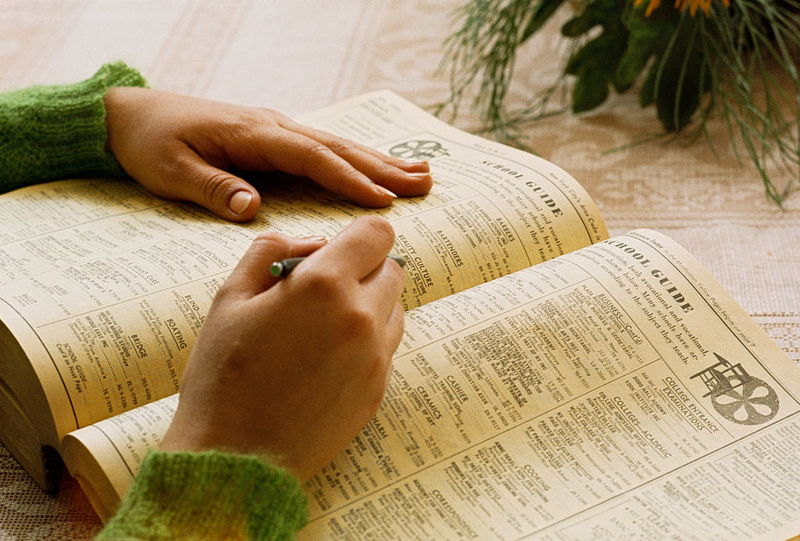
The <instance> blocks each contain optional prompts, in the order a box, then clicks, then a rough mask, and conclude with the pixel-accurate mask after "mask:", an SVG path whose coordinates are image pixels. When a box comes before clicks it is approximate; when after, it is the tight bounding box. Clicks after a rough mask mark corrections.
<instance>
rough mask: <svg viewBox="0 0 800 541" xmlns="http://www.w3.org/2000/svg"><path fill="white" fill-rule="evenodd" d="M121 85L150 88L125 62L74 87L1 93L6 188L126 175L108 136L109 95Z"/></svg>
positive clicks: (0, 167) (0, 175) (0, 160)
mask: <svg viewBox="0 0 800 541" xmlns="http://www.w3.org/2000/svg"><path fill="white" fill-rule="evenodd" d="M115 86H139V87H144V86H147V82H146V81H145V79H144V77H142V75H141V74H140V73H139V72H138V71H136V70H135V69H133V68H129V67H128V66H126V65H125V64H124V63H122V62H116V63H114V64H106V65H105V66H103V67H102V68H100V70H98V72H97V73H95V74H94V75H93V76H92V77H91V78H90V79H87V80H85V81H81V82H80V83H75V84H71V85H59V86H34V87H30V88H26V89H22V90H16V91H11V92H6V93H2V94H0V191H8V190H13V189H15V188H19V187H22V186H27V185H30V184H35V183H38V182H46V181H49V180H56V179H60V178H69V177H86V176H123V175H124V172H123V170H122V168H121V167H120V166H119V164H118V163H117V160H116V159H115V158H114V156H113V155H112V154H111V153H110V152H108V151H107V150H106V148H105V147H106V141H107V139H108V135H107V131H106V125H105V118H106V112H105V106H104V103H103V97H104V96H105V94H106V92H107V91H108V89H109V88H112V87H115Z"/></svg>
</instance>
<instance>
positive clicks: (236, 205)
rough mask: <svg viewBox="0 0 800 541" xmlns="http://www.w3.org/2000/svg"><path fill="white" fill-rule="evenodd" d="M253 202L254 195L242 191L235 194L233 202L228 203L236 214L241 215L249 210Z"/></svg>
mask: <svg viewBox="0 0 800 541" xmlns="http://www.w3.org/2000/svg"><path fill="white" fill-rule="evenodd" d="M252 200H253V194H251V193H250V192H248V191H247V190H241V191H238V192H236V193H235V194H233V196H232V197H231V200H230V201H229V202H228V208H229V209H231V211H233V213H234V214H241V213H243V212H244V211H246V210H247V207H249V206H250V202H251V201H252Z"/></svg>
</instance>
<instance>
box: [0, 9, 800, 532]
mask: <svg viewBox="0 0 800 541" xmlns="http://www.w3.org/2000/svg"><path fill="white" fill-rule="evenodd" d="M459 3H460V2H457V1H453V0H448V1H444V0H439V1H436V0H428V1H425V0H408V1H406V2H402V3H398V2H389V1H388V0H349V1H348V2H335V3H334V2H322V1H321V0H316V1H315V0H302V1H300V0H295V1H293V2H259V1H258V0H225V1H213V2H212V1H196V0H176V1H173V2H162V1H159V0H116V1H114V2H109V1H108V0H74V1H60V2H51V1H47V0H35V1H34V0H0V90H4V89H11V88H19V87H22V86H26V85H29V84H35V83H61V82H72V81H77V80H80V79H83V78H86V77H88V76H90V75H91V74H92V73H93V72H94V71H95V70H96V69H97V68H98V67H99V66H100V65H101V64H103V63H105V62H108V61H113V60H120V59H121V60H125V61H126V62H127V63H128V64H130V65H132V66H135V67H137V68H139V69H140V70H141V71H142V72H143V73H144V74H145V76H146V77H147V78H148V80H149V82H150V84H151V86H152V87H154V88H158V89H162V90H170V91H175V92H180V93H185V94H191V95H195V96H201V97H206V98H213V99H219V100H225V101H232V102H237V103H243V104H249V105H256V106H265V107H270V108H273V109H278V110H280V111H282V112H285V113H287V114H289V115H294V114H299V113H302V112H305V111H311V110H315V109H318V108H320V107H323V106H325V105H328V104H330V103H333V102H336V101H339V100H341V99H344V98H346V97H348V96H352V95H355V94H360V93H363V92H367V91H370V90H377V89H381V88H389V89H392V90H394V91H395V92H398V93H399V94H401V95H403V96H405V97H407V98H409V99H410V100H412V101H414V102H416V103H417V104H419V105H421V106H430V105H432V104H435V103H437V102H438V101H440V100H442V99H444V98H445V97H446V96H447V94H448V82H447V79H446V77H444V76H442V75H437V74H436V68H437V66H438V65H439V62H440V60H441V57H442V40H443V38H444V37H445V36H446V34H447V31H446V29H447V28H449V27H450V25H451V24H452V18H451V17H450V14H451V12H452V9H453V8H454V7H455V6H457V5H458V4H459ZM559 44H560V42H559V39H558V33H557V27H556V26H553V28H548V29H547V30H546V31H545V32H544V33H543V35H542V36H540V37H537V39H535V40H534V41H533V42H532V43H530V44H528V45H526V47H525V49H524V52H523V53H522V54H520V58H519V60H518V62H517V71H516V74H515V84H514V85H513V87H512V90H511V95H510V98H509V99H510V103H511V104H512V105H513V104H523V103H525V100H526V99H527V97H528V96H529V95H530V94H531V92H532V89H536V88H540V86H539V85H541V84H542V81H543V80H547V78H548V77H553V76H554V75H555V74H556V73H557V71H558V67H559V61H558V58H559V55H558V53H557V51H558V50H559ZM464 111H466V108H464ZM654 116H655V113H654V111H653V110H652V108H651V109H648V110H644V111H642V110H640V109H639V107H638V102H637V97H636V95H635V94H634V93H631V94H626V95H622V96H617V95H612V97H611V98H610V99H609V100H608V102H607V103H606V104H604V105H603V106H602V107H600V108H599V109H597V110H596V111H593V112H590V113H587V114H583V115H581V116H578V117H573V116H568V115H561V116H557V117H554V118H551V119H548V120H544V121H539V122H537V123H535V124H533V125H531V126H529V127H526V128H525V132H524V133H525V136H526V137H527V141H528V143H529V144H530V146H531V147H532V148H534V149H535V150H536V151H537V152H538V153H539V154H540V155H542V156H544V157H545V158H547V159H549V160H551V161H553V162H555V163H556V164H558V165H560V166H561V167H563V168H564V169H566V170H567V171H569V172H570V173H572V174H573V175H574V176H575V177H576V178H577V179H578V180H579V181H580V182H581V183H582V184H583V185H584V186H585V187H586V189H587V190H588V191H589V193H590V194H592V196H593V197H594V199H595V201H596V202H597V204H598V206H599V208H600V210H601V212H602V214H603V216H604V217H605V219H606V223H607V225H608V228H609V230H610V232H611V234H612V235H614V234H620V233H625V232H628V231H630V230H631V229H636V228H641V227H646V228H652V229H657V230H660V231H662V232H664V233H666V234H668V235H669V236H671V237H673V238H674V239H675V240H677V241H678V242H680V243H681V244H683V245H684V246H685V247H686V248H687V249H688V250H689V251H690V252H692V253H693V254H694V255H695V256H696V257H697V258H698V259H699V260H700V261H701V262H702V263H703V264H704V265H705V266H706V267H707V268H708V269H709V270H710V271H711V273H712V274H713V275H715V276H716V277H717V279H718V280H719V281H720V282H721V283H722V285H723V286H724V287H725V288H726V289H728V291H730V292H731V294H732V295H733V296H734V297H735V298H736V299H737V300H738V301H739V303H740V304H741V305H742V306H743V307H744V308H745V310H746V311H747V312H748V313H750V314H751V315H752V316H753V317H754V318H755V319H756V321H758V323H759V324H761V325H762V327H764V329H765V330H766V331H767V333H768V334H769V335H770V336H771V337H772V338H773V339H774V340H775V341H776V342H777V343H778V344H779V345H780V346H781V347H782V348H783V349H784V350H785V351H786V352H787V353H788V354H789V356H790V357H791V358H792V359H793V360H795V361H796V362H798V361H800V242H798V241H799V240H800V233H798V232H799V231H800V193H795V194H794V195H792V196H790V197H789V199H788V200H787V201H786V203H785V204H784V207H783V209H779V208H778V207H777V206H776V205H775V204H774V203H772V202H770V201H769V200H767V198H766V197H765V196H764V190H763V187H762V184H761V182H760V180H759V178H758V174H757V172H756V171H755V170H754V168H752V167H751V166H750V165H749V164H745V165H744V166H740V165H738V164H737V162H736V158H735V155H734V154H733V152H732V151H731V148H730V145H729V144H728V140H727V133H726V132H725V130H724V129H723V127H722V126H717V125H712V128H711V138H712V140H713V141H714V142H715V147H716V148H715V151H712V150H711V149H710V148H709V145H707V144H706V143H705V142H704V141H702V140H700V141H698V142H697V143H695V144H692V145H689V146H686V145H680V144H664V143H659V142H656V143H647V144H637V145H632V146H629V145H631V143H635V142H637V141H639V140H641V139H642V138H643V137H644V136H647V135H648V134H652V133H657V132H659V126H658V124H657V122H656V120H655V119H654ZM454 123H455V124H456V125H458V126H459V127H462V128H471V127H473V128H474V126H475V125H476V124H475V119H474V118H473V117H471V116H470V115H469V114H466V115H465V116H462V117H459V118H458V119H456V120H455V121H454ZM622 147H626V148H625V149H621V148H622ZM607 151H611V152H607ZM776 179H777V180H778V181H779V182H786V181H787V179H788V175H784V176H780V175H778V176H777V177H776ZM99 527H100V522H99V520H98V519H97V517H96V516H95V515H94V513H93V512H92V510H91V507H90V506H89V504H88V502H87V500H86V499H85V497H84V496H83V495H82V493H81V492H80V489H79V488H78V487H77V485H76V484H75V482H74V481H73V480H71V479H69V478H67V479H65V481H64V486H63V488H62V491H61V492H60V494H59V495H58V496H55V497H51V496H46V495H44V494H42V493H41V491H39V489H38V488H37V487H36V485H34V484H33V483H32V482H31V480H30V479H29V478H28V477H27V475H26V474H25V473H24V471H22V470H21V468H20V467H19V465H18V464H17V463H16V461H15V460H14V459H13V458H12V457H11V455H10V454H9V453H8V451H7V450H6V449H5V448H3V447H2V446H0V538H19V539H23V538H45V537H47V538H86V537H91V536H92V534H93V533H95V532H96V531H97V530H98V528H99Z"/></svg>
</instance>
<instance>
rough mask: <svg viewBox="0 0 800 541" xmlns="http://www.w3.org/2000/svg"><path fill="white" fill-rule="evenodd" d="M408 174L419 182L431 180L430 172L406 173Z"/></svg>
mask: <svg viewBox="0 0 800 541" xmlns="http://www.w3.org/2000/svg"><path fill="white" fill-rule="evenodd" d="M406 176H407V177H408V178H410V179H411V180H416V181H417V182H427V181H429V180H431V175H430V173H406Z"/></svg>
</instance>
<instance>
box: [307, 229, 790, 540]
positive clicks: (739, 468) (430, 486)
mask: <svg viewBox="0 0 800 541" xmlns="http://www.w3.org/2000/svg"><path fill="white" fill-rule="evenodd" d="M798 372H799V371H798V368H797V367H796V366H794V364H793V363H792V362H791V360H790V359H789V358H788V357H787V356H786V355H785V354H784V353H783V352H781V351H780V349H779V348H778V347H777V346H776V345H775V344H774V343H773V342H771V341H770V340H769V338H768V337H767V336H766V334H765V333H764V332H763V331H762V330H761V329H760V328H759V327H758V326H757V325H756V324H755V323H754V322H753V321H752V320H751V319H750V318H749V317H748V316H747V314H745V313H744V311H743V310H742V309H741V308H740V307H738V306H737V305H736V304H735V302H733V301H732V300H731V299H730V297H729V296H728V295H727V294H726V293H725V292H724V291H723V290H722V288H721V287H720V286H719V285H718V284H717V283H716V282H715V280H714V279H713V278H712V277H711V276H709V275H708V273H707V272H706V271H704V270H703V269H702V268H701V267H700V265H699V264H698V263H697V262H696V261H694V259H693V258H692V257H691V256H689V255H688V254H687V253H685V252H684V251H683V250H682V249H681V248H680V247H678V246H677V245H675V244H674V243H673V242H672V241H670V240H669V239H667V238H665V237H662V236H660V235H658V234H655V233H652V232H649V231H639V232H635V233H632V234H630V235H627V236H623V237H618V238H614V239H612V240H610V241H606V242H601V243H599V244H596V245H594V246H592V247H589V248H585V249H582V250H580V251H578V252H575V253H573V254H568V255H566V256H564V257H562V258H559V259H556V260H554V261H550V262H547V263H545V264H543V265H539V266H536V267H532V268H529V269H526V270H523V271H520V272H518V273H515V274H514V275H511V276H508V277H506V278H502V279H499V280H496V281H494V282H491V283H489V284H484V285H480V286H478V287H476V288H474V289H472V290H469V291H466V292H464V293H460V294H457V295H453V296H451V297H448V298H446V299H442V300H440V301H436V302H433V303H430V304H428V305H426V306H423V307H421V308H419V309H417V310H414V311H412V312H409V313H408V314H407V327H406V333H405V337H404V340H403V343H402V344H401V346H400V349H399V350H398V352H397V354H396V356H395V358H394V373H393V376H392V381H391V385H390V387H389V390H388V392H387V395H386V398H385V400H384V403H383V405H382V407H381V409H380V411H379V413H378V414H377V416H376V417H375V419H374V420H373V421H372V422H371V423H370V424H369V425H368V426H367V427H366V428H365V429H364V431H363V432H362V433H361V434H360V435H359V436H358V437H357V438H356V440H355V441H354V442H353V443H352V444H351V445H350V446H349V447H348V448H347V449H346V450H345V451H344V452H343V453H342V454H341V455H340V456H339V457H338V458H337V459H336V460H334V462H333V463H332V464H330V465H329V466H328V467H326V468H325V469H324V470H323V471H322V472H321V473H320V474H318V475H317V476H316V477H314V478H313V479H312V480H311V481H309V483H308V484H307V485H306V488H307V490H308V493H309V495H310V500H311V521H310V524H309V525H308V527H307V528H306V529H305V530H303V532H301V536H300V537H301V538H302V539H320V538H332V539H336V538H343V539H346V538H351V537H355V538H373V537H374V538H383V537H387V538H388V537H390V538H393V539H397V538H402V539H434V538H442V539H446V538H457V537H463V538H469V539H520V538H523V537H524V538H536V539H539V538H541V539H554V540H555V539H558V540H563V539H576V540H578V539H580V540H586V539H618V538H627V537H630V536H634V535H637V536H638V535H641V536H644V537H647V536H648V535H649V536H651V537H657V538H672V536H675V538H680V539H698V540H699V539H708V538H709V532H714V533H716V534H718V535H719V536H721V537H723V536H724V537H725V538H729V537H731V538H756V537H758V536H759V535H767V534H769V532H773V531H777V530H778V529H780V528H783V527H787V525H794V528H795V531H797V529H798V527H800V505H799V504H800V495H798V493H797V490H796V480H797V476H798V474H800V455H798V454H797V453H796V449H798V445H800V416H798V412H800V404H799V403H798V382H799V381H800V373H798ZM777 494H781V495H782V496H781V498H775V495H777ZM742 502H747V505H742Z"/></svg>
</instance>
